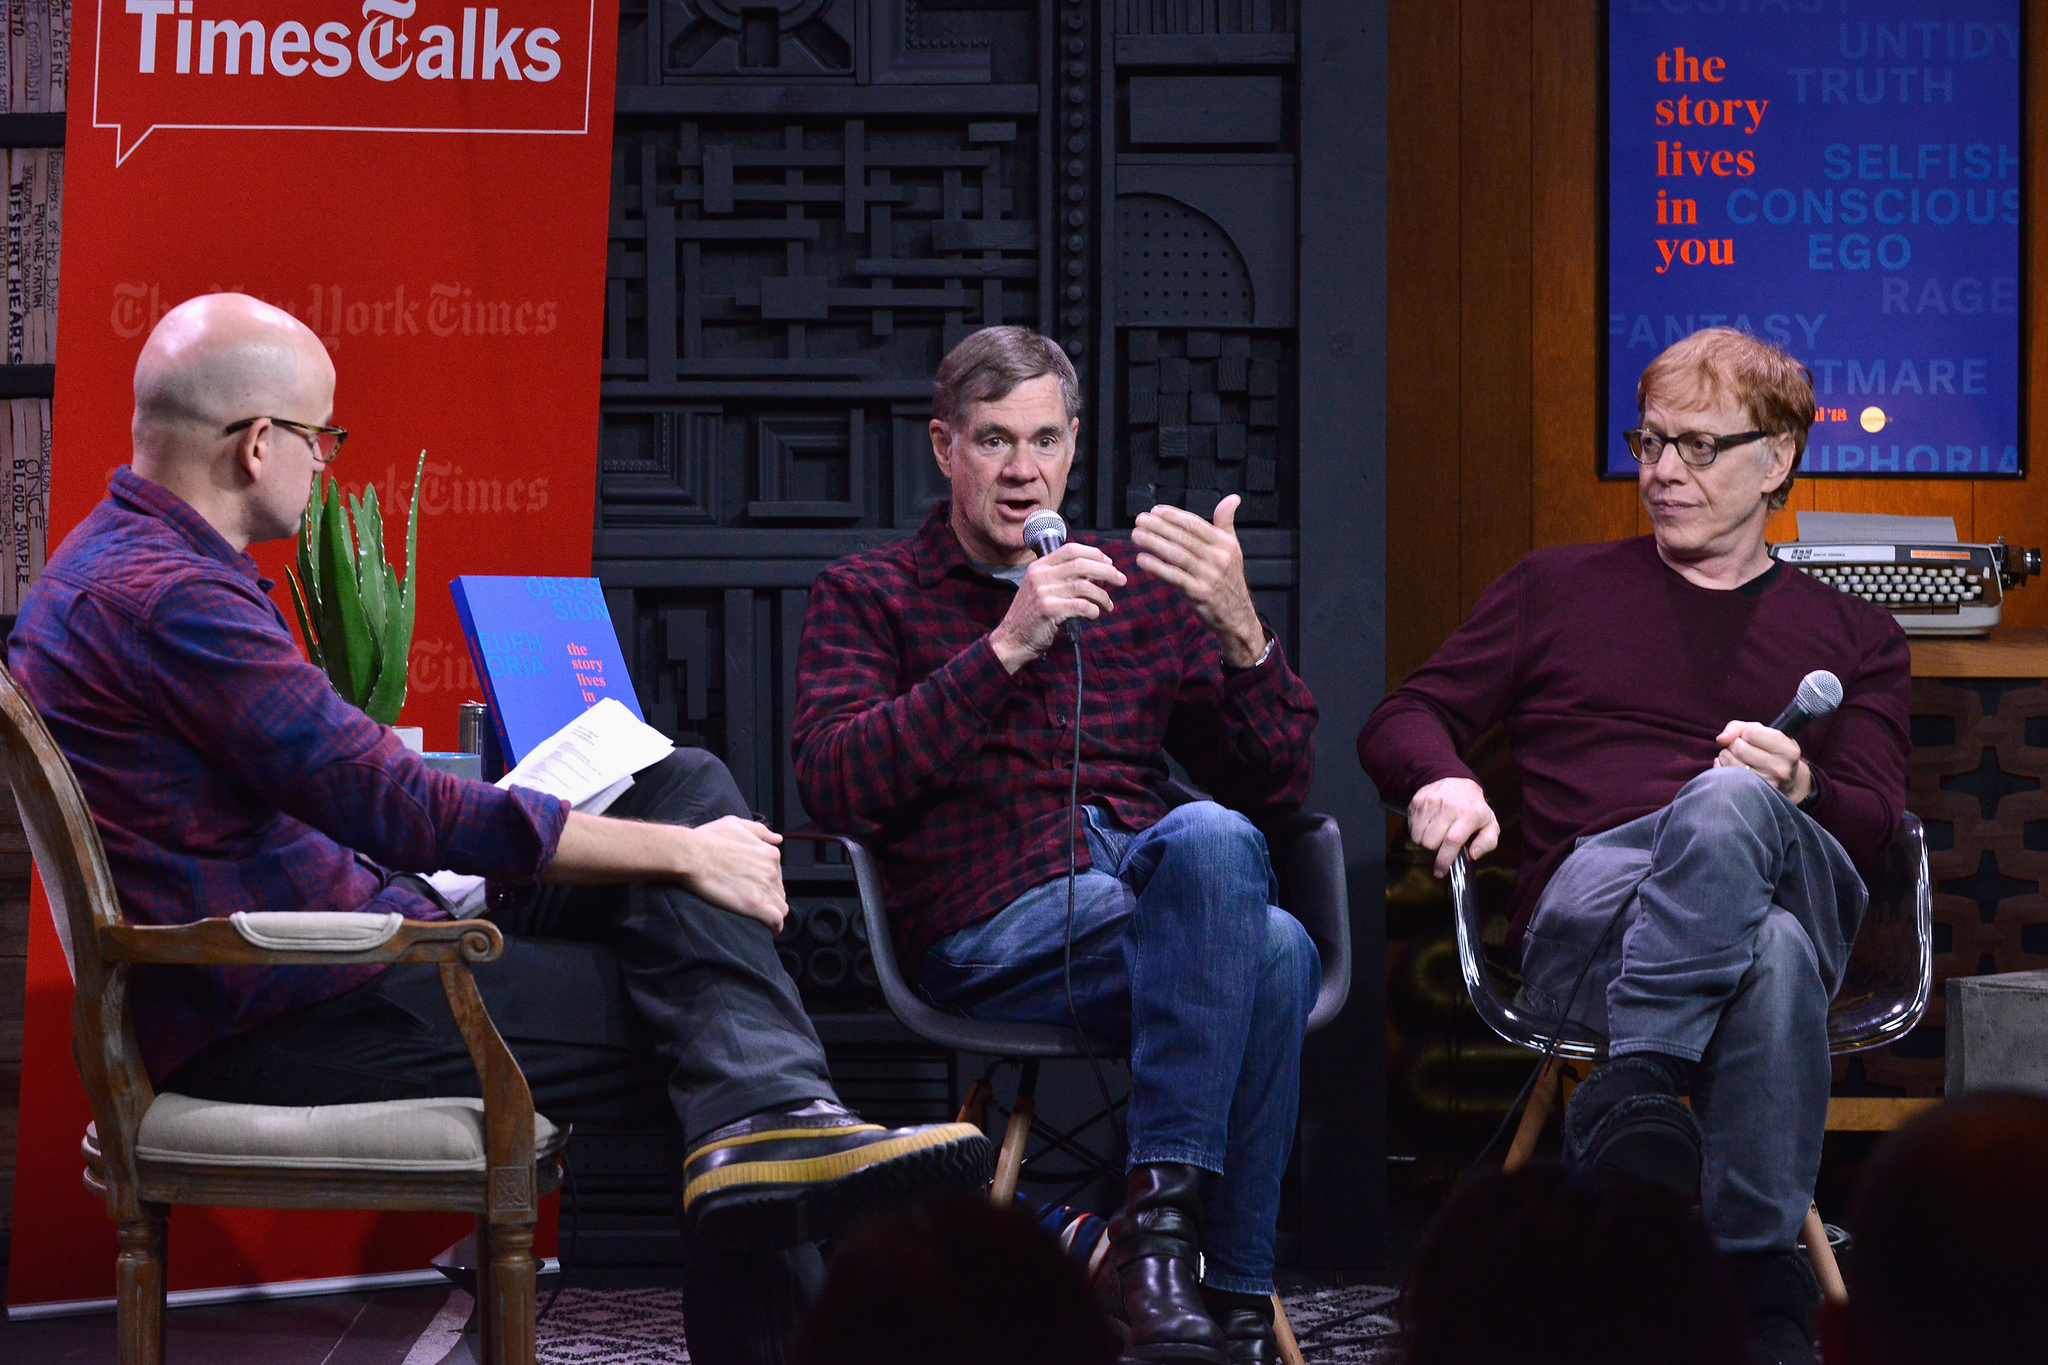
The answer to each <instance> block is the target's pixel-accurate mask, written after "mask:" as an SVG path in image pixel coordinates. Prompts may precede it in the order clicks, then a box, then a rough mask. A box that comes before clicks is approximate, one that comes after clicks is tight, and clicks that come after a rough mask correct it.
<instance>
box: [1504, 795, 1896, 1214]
mask: <svg viewBox="0 0 2048 1365" xmlns="http://www.w3.org/2000/svg"><path fill="white" fill-rule="evenodd" d="M1867 899H1868V898H1867V896H1866V894H1865V892H1864V889H1863V882H1862V881H1861V879H1860V878H1858V876H1857V875H1856V869H1855V867H1854V866H1853V865H1852V864H1851V863H1850V861H1849V855H1848V853H1847V852H1845V851H1844V850H1843V848H1842V846H1841V845H1840V844H1839V843H1837V842H1835V838H1834V836H1833V835H1831V834H1829V833H1828V832H1827V831H1826V830H1824V829H1822V828H1821V827H1820V826H1819V825H1817V824H1815V823H1814V822H1813V821H1812V820H1811V819H1809V818H1808V817H1806V816H1805V815H1802V814H1801V813H1800V812H1799V811H1798V810H1797V809H1796V808H1795V807H1794V806H1793V805H1792V803H1791V802H1790V801H1787V800H1786V799H1785V797H1784V796H1783V795H1782V794H1781V793H1780V792H1779V791H1778V790H1777V789H1776V788H1775V787H1773V786H1771V785H1770V783H1768V782H1766V781H1764V780H1763V779H1762V778H1761V777H1759V776H1757V775H1756V774H1755V773H1753V772H1751V771H1750V770H1749V769H1747V768H1709V769H1707V771H1705V772H1704V773H1701V774H1700V775H1699V776H1698V777H1695V778H1694V779H1693V780H1692V781H1690V782H1688V783H1686V784H1685V786H1684V787H1683V788H1682V789H1680V791H1679V793H1678V795H1677V796H1676V797H1675V798H1673V799H1672V802H1671V804H1670V805H1668V806H1666V807H1664V809H1662V810H1660V811H1654V812H1652V813H1651V814H1649V815H1645V816H1643V817H1642V818H1640V819H1637V820H1631V821H1630V822H1629V823H1627V824H1625V825H1622V826H1619V827H1618V828H1615V829H1611V830H1608V831H1607V832H1606V833H1604V834H1596V835H1594V836H1593V837H1592V838H1590V839H1587V840H1585V841H1584V842H1582V843H1581V844H1580V845H1579V846H1578V848H1577V849H1576V850H1574V851H1573V853H1572V855H1571V856H1570V857H1568V858H1566V859H1565V860H1564V862H1563V863H1562V864H1561V865H1560V866H1559V867H1558V870H1557V875H1556V876H1555V877H1553V878H1552V879H1551V881H1550V885H1549V886H1547V887H1545V888H1544V890H1543V897H1542V899H1541V900H1540V901H1538V902H1537V906H1536V913H1535V915H1534V917H1532V918H1531V920H1530V921H1529V930H1528V936H1527V939H1526V946H1525V947H1524V949H1523V952H1522V980H1523V985H1522V991H1521V996H1522V1004H1523V1006H1524V1008H1526V1009H1528V1010H1529V1011H1530V1012H1531V1013H1533V1014H1535V1015H1537V1016H1539V1017H1543V1018H1553V1019H1554V1018H1557V1017H1559V1016H1560V1015H1561V1014H1562V1013H1563V1012H1564V1009H1565V1005H1566V1002H1567V1001H1570V1000H1571V999H1572V996H1573V992H1574V987H1576V988H1577V1000H1576V1001H1575V1002H1574V1003H1572V1005H1571V1016H1572V1018H1573V1020H1574V1021H1575V1022H1576V1023H1578V1024H1580V1025H1582V1026H1583V1027H1585V1028H1588V1029H1591V1030H1593V1031H1595V1032H1601V1033H1606V1034H1608V1035H1609V1043H1608V1053H1609V1055H1610V1056H1615V1057H1624V1056H1627V1055H1628V1054H1629V1053H1631V1052H1661V1053H1665V1054H1667V1055H1669V1056H1674V1057H1683V1058H1685V1059H1687V1060H1688V1061H1693V1062H1697V1063H1698V1067H1697V1069H1696V1071H1695V1072H1694V1076H1693V1085H1692V1106H1693V1112H1694V1114H1695V1115H1697V1116H1698V1118H1699V1123H1700V1131H1701V1134H1702V1136H1703V1138H1704V1142H1705V1145H1704V1150H1703V1152H1702V1156H1703V1162H1702V1170H1701V1183H1700V1195H1701V1203H1702V1208H1703V1211H1704V1212H1705V1214H1706V1220H1707V1226H1708V1227H1709V1228H1710V1229H1712V1230H1713V1233H1714V1236H1715V1239H1716V1240H1717V1241H1718V1242H1719V1244H1720V1246H1721V1249H1722V1250H1723V1251H1732V1252H1734V1251H1777V1250H1782V1249H1784V1248H1787V1247H1790V1246H1792V1245H1793V1244H1794V1242H1795V1241H1796V1240H1797V1238H1798V1235H1799V1225H1800V1223H1801V1221H1802V1220H1804V1219H1805V1217H1806V1209H1807V1205H1808V1204H1809V1203H1810V1202H1811V1201H1812V1199H1813V1184H1814V1180H1815V1178H1816V1177H1817V1176H1818V1175H1819V1174H1820V1156H1821V1133H1822V1130H1823V1129H1824V1128H1825V1127H1826V1126H1827V1116H1828V1082H1829V1079H1830V1076H1831V1074H1832V1073H1831V1070H1830V1066H1829V1061H1828V1001H1829V1000H1831V999H1832V998H1833V997H1834V994H1835V988H1836V987H1837V986H1839V985H1840V984H1841V981H1842V971H1843V969H1844V968H1845V967H1846V966H1847V964H1848V960H1849V949H1850V947H1851V945H1852V944H1854V943H1855V941H1856V929H1857V926H1858V925H1859V924H1860V923H1861V922H1862V917H1863V907H1864V904H1865V902H1866V900H1867ZM1616 916H1619V919H1617V918H1616ZM1610 924H1611V925H1612V926H1613V930H1614V931H1613V932H1612V933H1611V934H1610V933H1609V932H1608V930H1609V926H1610ZM1603 940H1604V947H1603V946H1602V945H1603ZM1596 949H1597V950H1598V953H1597V956H1596ZM1581 977H1583V978H1584V981H1583V983H1581V981H1580V978H1581Z"/></svg>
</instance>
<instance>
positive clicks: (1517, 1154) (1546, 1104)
mask: <svg viewBox="0 0 2048 1365" xmlns="http://www.w3.org/2000/svg"><path fill="white" fill-rule="evenodd" d="M1563 1066H1564V1064H1563V1063H1562V1062H1560V1061H1559V1060H1558V1059H1557V1058H1555V1057H1551V1058H1549V1059H1547V1060H1546V1061H1545V1062H1544V1063H1543V1069H1542V1070H1541V1071H1539V1072H1537V1073H1536V1084H1535V1086H1534V1087H1533V1088H1531V1089H1530V1091H1529V1104H1528V1107H1527V1108H1525V1109H1524V1110H1522V1122H1521V1123H1520V1125H1518V1126H1517V1127H1516V1129H1515V1140H1514V1141H1513V1142H1511V1143H1509V1144H1508V1155H1507V1160H1505V1161H1503V1162H1501V1165H1500V1168H1501V1170H1502V1171H1504V1172H1514V1171H1519V1170H1521V1169H1522V1167H1524V1166H1526V1165H1528V1164H1529V1158H1530V1157H1532V1156H1534V1155H1535V1154H1536V1143H1537V1142H1538V1141H1539V1140H1540V1139H1541V1138H1542V1137H1543V1127H1544V1125H1545V1124H1547V1123H1549V1122H1550V1114H1551V1111H1552V1110H1553V1109H1555V1108H1556V1107H1557V1092H1558V1086H1559V1084H1560V1082H1559V1080H1558V1073H1559V1072H1560V1071H1561V1070H1562V1069H1563Z"/></svg>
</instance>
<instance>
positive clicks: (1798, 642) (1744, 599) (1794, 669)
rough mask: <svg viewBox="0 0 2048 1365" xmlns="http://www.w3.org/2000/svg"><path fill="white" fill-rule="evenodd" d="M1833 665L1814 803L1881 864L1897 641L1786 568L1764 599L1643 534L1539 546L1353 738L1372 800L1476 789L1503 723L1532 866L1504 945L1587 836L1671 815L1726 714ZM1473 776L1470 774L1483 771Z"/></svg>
mask: <svg viewBox="0 0 2048 1365" xmlns="http://www.w3.org/2000/svg"><path fill="white" fill-rule="evenodd" d="M1816 668H1825V669H1828V670H1830V671H1831V672H1833V673H1834V675H1835V676H1836V677H1838V678H1840V679H1841V680H1842V691H1843V698H1842V706H1841V709H1840V710H1839V711H1837V712H1836V713H1835V714H1834V715H1832V716H1829V717H1826V718H1824V719H1821V720H1817V721H1815V722H1814V723H1813V724H1812V725H1811V726H1809V727H1808V728H1807V730H1806V731H1805V733H1803V734H1802V735H1801V736H1800V737H1799V742H1800V747H1801V748H1802V749H1803V750H1804V751H1805V757H1806V761H1807V764H1808V766H1810V767H1811V768H1812V769H1813V781H1814V793H1815V794H1814V798H1813V801H1812V804H1810V805H1809V806H1807V808H1806V810H1807V813H1808V814H1809V815H1811V816H1812V817H1813V818H1814V819H1815V820H1818V821H1819V822H1820V824H1821V826H1822V828H1824V829H1826V830H1827V831H1828V832H1829V833H1830V834H1833V835H1834V836H1835V837H1836V838H1837V839H1839V840H1841V841H1842V846H1843V847H1844V848H1845V849H1847V850H1848V852H1849V856H1850V857H1851V858H1853V859H1855V861H1856V864H1857V866H1858V867H1861V868H1865V869H1868V868H1870V867H1872V866H1873V865H1874V864H1875V862H1876V860H1877V856H1878V854H1879V853H1880V851H1881V850H1882V849H1883V848H1884V846H1885V844H1886V843H1887V842H1888V841H1889V840H1890V838H1891V836H1892V832H1893V831H1894V830H1895V829H1896V828H1897V827H1898V822H1899V815H1900V812H1901V811H1903V810H1904V809H1905V797H1906V753H1907V750H1908V749H1909V748H1910V747H1911V746H1910V744H1909V741H1908V738H1907V722H1906V714H1907V712H1906V704H1907V694H1908V691H1909V690H1910V687H1911V673H1910V662H1909V659H1908V655H1907V652H1906V637H1905V633H1904V632H1903V631H1901V630H1900V629H1899V626H1898V623H1897V622H1896V621H1894V620H1893V619H1892V617H1891V614H1890V613H1889V612H1887V611H1885V610H1884V609H1883V608H1881V607H1877V606H1873V605H1872V604H1870V603H1868V602H1865V601H1863V600H1862V599H1861V598H1858V597H1855V596H1852V595H1850V594H1848V593H1845V592H1841V591H1839V590H1838V589H1835V588H1827V587H1822V586H1821V585H1820V584H1819V583H1817V582H1815V581H1814V580H1813V579H1811V578H1808V577H1807V576H1806V575H1805V574H1802V573H1797V572H1794V571H1792V570H1789V569H1778V570H1774V571H1773V573H1772V581H1771V582H1769V583H1768V584H1767V585H1765V586H1764V588H1763V590H1762V591H1760V592H1750V591H1746V590H1742V589H1737V590H1734V591H1716V590H1714V589H1711V588H1702V587H1699V586H1697V585H1696V584H1693V583H1690V582H1688V581H1686V579H1685V578H1684V577H1683V576H1681V575H1680V574H1678V573H1677V572H1675V571H1674V570H1672V569H1671V568H1669V567H1667V566H1666V565H1665V563H1664V561H1663V560H1661V559H1660V558H1658V556H1657V550H1656V544H1655V541H1654V540H1653V538H1652V537H1649V536H1641V537H1638V538H1636V539H1634V540H1619V541H1610V542H1607V543H1604V544H1599V545H1561V546H1557V547H1555V548H1553V549H1547V550H1538V551H1536V552H1535V553H1534V554H1532V555H1529V556H1528V557H1527V558H1525V559H1523V560H1522V561H1521V562H1520V563H1518V564H1516V565H1515V567H1514V568H1512V569H1510V570H1508V571H1507V573H1505V574H1503V575H1502V576H1501V577H1500V579H1499V580H1498V581H1496V582H1495V583H1494V584H1493V586H1492V587H1490V588H1488V589H1487V590H1486V592H1485V593H1484V594H1483V595H1482V596H1481V597H1480V599H1479V603H1478V605H1477V606H1475V607H1474V608H1473V609H1472V615H1471V616H1470V617H1469V618H1467V620H1466V621H1465V624H1464V625H1462V626H1460V627H1459V628H1458V631H1457V633H1456V634H1455V635H1453V636H1452V637H1451V638H1450V639H1449V640H1447V641H1445V642H1444V645H1443V647H1442V648H1441V649H1439V650H1437V652H1436V654H1435V655H1434V656H1433V657H1432V658H1431V659H1430V661H1429V662H1428V663H1426V664H1424V665H1423V666H1422V667H1421V668H1419V669H1417V670H1416V671H1415V673H1414V674H1413V675H1412V676H1411V677H1410V678H1409V679H1408V681H1406V682H1405V683H1403V684H1402V685H1401V686H1400V687H1398V688H1395V689H1394V690H1393V691H1392V692H1390V693H1388V694H1387V696H1386V699H1385V700H1383V701H1382V702H1381V703H1380V704H1379V706H1378V708H1377V709H1375V710H1374V711H1373V713H1372V715H1371V717H1369V718H1368V719H1367V720H1366V723H1365V728H1364V729H1362V730H1360V731H1359V733H1358V759H1359V762H1361V763H1363V764H1364V765H1365V770H1366V772H1367V773H1368V774H1369V775H1370V776H1371V777H1372V780H1373V781H1374V782H1375V783H1377V784H1378V786H1379V789H1380V795H1381V796H1382V797H1383V798H1384V799H1385V800H1387V801H1389V802H1392V803H1394V804H1396V805H1406V804H1407V802H1408V799H1409V798H1410V797H1411V796H1413V795H1414V794H1415V792H1416V790H1417V789H1418V788H1421V787H1425V786H1427V785H1428V784H1430V783H1431V782H1435V781H1437V780H1438V779H1440V778H1445V777H1465V778H1472V777H1473V773H1472V770H1471V769H1470V768H1468V767H1466V766H1465V764H1464V762H1463V761H1462V760H1461V759H1460V758H1459V755H1460V754H1462V753H1463V752H1464V751H1465V749H1466V748H1467V747H1469V746H1470V745H1471V743H1472V741H1473V740H1474V739H1476V738H1477V737H1478V736H1479V735H1480V734H1481V733H1483V732H1484V731H1486V730H1488V729H1490V728H1491V727H1492V726H1493V725H1495V724H1496V723H1504V724H1505V725H1506V727H1507V733H1508V740H1509V743H1510V745H1511V746H1512V749H1513V753H1514V758H1515V764H1516V766H1517V767H1518V768H1519V769H1520V770H1521V774H1522V852H1523V858H1522V870H1521V874H1520V876H1519V878H1518V879H1517V881H1516V883H1515V894H1514V898H1513V900H1512V902H1511V903H1510V904H1511V909H1512V912H1513V916H1514V921H1513V930H1512V933H1511V937H1510V942H1511V943H1512V944H1514V945H1516V946H1519V944H1520V941H1521V933H1522V927H1523V926H1524V925H1525V924H1526V923H1527V922H1528V919H1529V914H1530V911H1531V910H1533V909H1534V908H1535V905H1536V899H1537V897H1538V896H1540V895H1541V894H1542V893H1543V888H1544V886H1545V885H1546V884H1547V883H1548V882H1549V880H1550V877H1551V874H1552V873H1554V872H1555V871H1556V870H1557V865H1558V864H1559V863H1561V862H1562V861H1564V858H1565V855H1566V854H1568V853H1570V852H1571V851H1572V848H1573V845H1574V842H1575V841H1576V840H1577V839H1578V838H1579V837H1580V836H1582V835H1586V834H1597V833H1599V832H1600V831H1602V830H1607V829H1613V828H1614V827H1615V826H1617V825H1621V824H1624V823H1626V822H1628V821H1630V820H1633V819H1635V818H1636V817H1637V816H1640V815H1646V814H1648V813H1649V812H1651V811H1654V810H1657V809H1659V808H1660V807H1662V806H1664V805H1665V804H1667V803H1668V802H1669V801H1670V800H1671V798H1672V797H1673V796H1675V795H1677V793H1678V789H1679V788H1680V787H1682V786H1684V785H1685V784H1686V783H1687V782H1688V781H1690V780H1691V779H1692V778H1694V777H1696V776H1697V775H1698V774H1699V773H1701V772H1702V771H1704V770H1705V769H1706V768H1708V767H1709V766H1711V765H1712V764H1713V762H1714V758H1715V755H1717V754H1718V753H1719V752H1720V748H1719V746H1718V745H1716V744H1715V743H1714V737H1715V736H1716V735H1718V734H1720V733H1721V729H1722V727H1723V726H1725V725H1726V724H1727V723H1728V722H1729V721H1731V720H1753V721H1759V722H1762V723H1763V724H1766V725H1768V724H1770V722H1771V721H1772V719H1774V718H1775V717H1776V716H1777V714H1778V713H1779V712H1780V711H1781V710H1783V709H1784V707H1785V704H1786V703H1787V702H1789V701H1791V700H1792V695H1793V693H1794V692H1796V691H1798V689H1799V680H1800V679H1801V678H1803V677H1805V676H1806V674H1807V673H1808V672H1810V671H1812V670H1813V669H1816ZM1474 780H1477V779H1476V778H1474Z"/></svg>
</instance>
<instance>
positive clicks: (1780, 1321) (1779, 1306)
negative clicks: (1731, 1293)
mask: <svg viewBox="0 0 2048 1365" xmlns="http://www.w3.org/2000/svg"><path fill="white" fill-rule="evenodd" d="M1728 1270H1729V1272H1730V1273H1731V1274H1732V1275H1733V1276H1734V1277H1735V1288H1736V1290H1737V1291H1738V1292H1739V1293H1740V1294H1741V1295H1742V1302H1743V1306H1744V1307H1746V1308H1748V1309H1749V1358H1750V1361H1751V1362H1752V1365H1813V1362H1814V1350H1813V1317H1814V1313H1815V1311H1816V1310H1817V1309H1819V1307H1820V1280H1819V1279H1818V1278H1817V1277H1816V1276H1815V1275H1814V1273H1813V1262H1812V1261H1811V1260H1809V1259H1807V1255H1806V1252H1805V1250H1804V1249H1803V1248H1800V1247H1793V1248H1791V1249H1789V1250H1786V1251H1739V1252H1736V1253H1735V1254H1734V1255H1732V1256H1730V1257H1728Z"/></svg>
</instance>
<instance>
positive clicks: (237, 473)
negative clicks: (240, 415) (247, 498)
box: [228, 421, 272, 488]
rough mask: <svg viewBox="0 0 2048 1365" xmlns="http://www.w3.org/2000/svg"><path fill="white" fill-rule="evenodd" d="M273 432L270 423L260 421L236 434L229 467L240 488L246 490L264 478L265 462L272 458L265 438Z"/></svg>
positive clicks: (229, 451)
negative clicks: (265, 443)
mask: <svg viewBox="0 0 2048 1365" xmlns="http://www.w3.org/2000/svg"><path fill="white" fill-rule="evenodd" d="M271 430H272V428H271V425H270V423H269V422H267V421H259V422H256V423H255V424H253V425H251V426H246V427H243V428H242V429H241V430H240V431H238V432H236V433H235V443H234V445H233V446H231V447H230V448H229V450H228V465H229V467H230V468H232V469H233V470H234V478H235V484H236V486H237V487H238V488H246V487H248V486H249V485H250V484H253V483H255V482H256V481H257V480H258V479H260V478H262V477H263V462H264V461H265V460H267V459H269V458H270V450H269V449H268V447H266V446H265V445H264V438H265V437H267V436H268V435H269V434H270V432H271Z"/></svg>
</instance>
